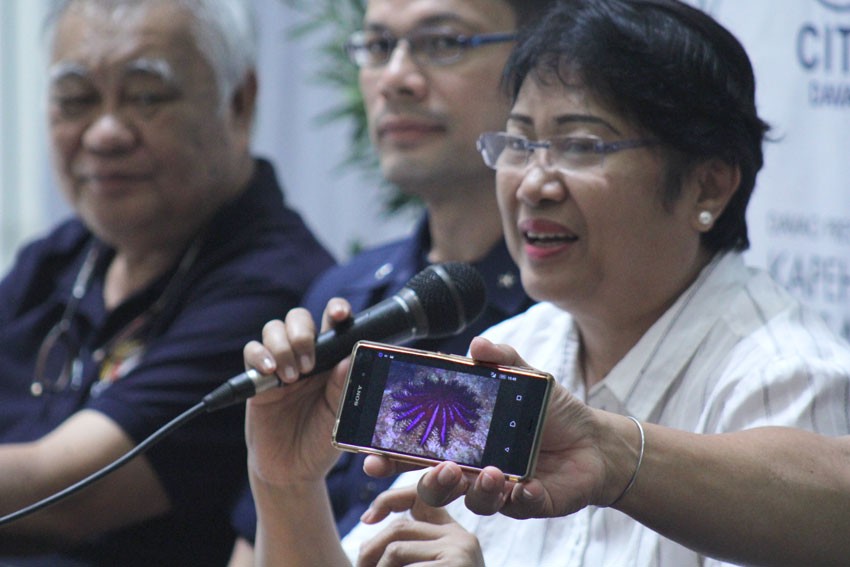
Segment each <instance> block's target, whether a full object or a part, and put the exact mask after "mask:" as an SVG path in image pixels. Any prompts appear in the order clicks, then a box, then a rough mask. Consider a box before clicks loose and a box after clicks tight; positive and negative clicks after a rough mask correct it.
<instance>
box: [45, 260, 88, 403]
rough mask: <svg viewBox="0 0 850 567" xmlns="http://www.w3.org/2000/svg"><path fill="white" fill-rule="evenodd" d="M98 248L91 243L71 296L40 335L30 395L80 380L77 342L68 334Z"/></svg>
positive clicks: (79, 381)
mask: <svg viewBox="0 0 850 567" xmlns="http://www.w3.org/2000/svg"><path fill="white" fill-rule="evenodd" d="M99 253H100V249H99V248H98V247H96V246H93V247H92V248H91V249H90V250H89V251H88V254H86V259H85V260H84V261H83V265H82V267H81V268H80V271H79V273H78V274H77V278H76V279H75V280H74V286H73V288H71V299H70V300H68V303H67V304H66V305H65V310H64V311H63V312H62V318H61V319H59V322H58V323H56V324H55V325H54V326H53V327H52V328H51V329H50V331H48V332H47V334H46V335H45V336H44V340H43V341H41V345H39V347H38V353H37V354H36V358H35V374H34V376H33V380H32V383H31V384H30V393H31V394H32V395H33V396H40V395H42V394H43V393H44V392H45V390H47V391H52V392H59V391H62V390H64V389H65V388H66V387H67V386H68V385H69V384H71V386H72V387H79V386H80V384H81V381H82V370H83V364H82V360H81V359H80V356H79V355H80V346H81V345H80V344H79V343H78V342H77V340H76V339H75V338H74V337H73V336H72V335H71V323H72V321H73V319H74V316H75V315H76V313H77V308H78V307H79V305H80V301H81V300H82V299H83V296H84V295H85V294H86V289H87V288H88V285H89V280H91V275H92V272H93V271H94V266H95V264H96V263H97V257H98V255H99Z"/></svg>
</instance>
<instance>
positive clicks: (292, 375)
mask: <svg viewBox="0 0 850 567" xmlns="http://www.w3.org/2000/svg"><path fill="white" fill-rule="evenodd" d="M283 375H284V376H286V378H287V380H294V379H296V378H298V371H297V370H295V368H293V367H292V366H286V367H285V368H284V369H283Z"/></svg>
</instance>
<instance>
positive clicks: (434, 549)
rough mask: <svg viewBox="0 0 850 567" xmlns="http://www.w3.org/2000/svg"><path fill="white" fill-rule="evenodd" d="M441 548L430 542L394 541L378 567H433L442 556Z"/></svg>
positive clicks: (388, 546) (379, 561)
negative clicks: (431, 566)
mask: <svg viewBox="0 0 850 567" xmlns="http://www.w3.org/2000/svg"><path fill="white" fill-rule="evenodd" d="M441 551H442V550H441V549H440V546H438V545H436V542H434V541H431V540H428V541H394V542H392V543H390V544H389V545H387V547H386V549H384V552H383V554H381V558H380V559H379V560H378V563H377V565H376V567H397V566H402V565H404V566H408V567H412V566H413V565H416V566H419V567H424V566H425V565H432V564H436V563H432V562H434V561H435V560H436V559H437V558H438V557H439V555H440V552H441Z"/></svg>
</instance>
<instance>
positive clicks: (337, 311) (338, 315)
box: [322, 297, 352, 331]
mask: <svg viewBox="0 0 850 567" xmlns="http://www.w3.org/2000/svg"><path fill="white" fill-rule="evenodd" d="M351 317H352V313H351V304H350V303H348V301H347V300H346V299H343V298H341V297H332V298H331V299H329V300H328V304H327V305H326V306H325V311H324V313H322V331H327V330H328V329H333V328H335V327H338V326H339V325H340V324H342V323H344V322H346V321H348V320H349V319H351Z"/></svg>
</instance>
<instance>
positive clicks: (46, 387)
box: [30, 237, 202, 396]
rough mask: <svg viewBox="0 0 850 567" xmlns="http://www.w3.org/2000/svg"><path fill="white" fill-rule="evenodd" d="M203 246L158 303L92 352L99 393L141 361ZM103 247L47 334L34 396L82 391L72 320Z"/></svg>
mask: <svg viewBox="0 0 850 567" xmlns="http://www.w3.org/2000/svg"><path fill="white" fill-rule="evenodd" d="M201 243H202V238H201V237H198V238H196V239H195V241H194V242H193V243H192V244H191V245H190V246H189V248H188V249H187V250H186V252H185V253H184V254H183V257H182V258H181V259H180V264H179V265H178V267H177V269H176V271H175V272H174V275H173V276H171V278H170V279H169V281H168V283H167V284H166V286H165V289H164V290H163V291H162V293H161V294H160V295H159V297H158V298H157V300H156V301H155V302H154V303H153V304H152V305H151V306H150V307H149V308H147V309H146V310H145V311H143V312H142V313H140V314H139V315H137V316H136V317H134V318H133V319H132V320H131V321H130V322H129V323H127V324H126V325H124V326H123V327H122V328H121V329H120V330H119V331H118V332H116V333H114V334H113V335H112V337H111V338H110V339H109V340H107V341H106V342H105V343H104V344H103V345H101V346H100V347H98V348H97V349H95V350H94V351H92V353H91V355H90V356H91V358H92V360H94V362H95V364H97V366H98V381H97V382H95V383H94V385H93V386H92V393H93V394H97V393H99V391H102V390H103V389H105V388H106V387H108V386H109V385H110V384H112V383H114V382H115V381H117V380H119V379H120V378H122V377H124V376H125V375H126V374H127V373H129V372H130V371H131V370H133V368H135V367H136V366H137V365H138V364H139V362H141V359H142V356H143V355H144V352H145V348H146V346H147V340H148V338H149V337H148V332H149V331H150V329H151V327H153V323H154V322H155V321H156V318H157V316H159V315H160V314H161V313H162V312H163V310H164V309H165V308H166V306H168V305H169V304H170V303H171V302H172V301H173V300H174V298H176V295H177V292H178V291H179V289H180V285H179V284H180V282H181V281H182V280H183V278H184V277H185V275H186V273H187V272H188V271H189V268H190V267H191V266H192V264H193V263H194V262H195V259H196V258H197V256H198V252H199V251H200V248H201ZM100 250H101V248H100V247H99V246H97V245H96V244H95V245H92V247H91V248H90V249H89V251H88V253H87V254H86V258H85V260H84V261H83V265H82V267H81V268H80V271H79V272H78V273H77V277H76V278H75V280H74V286H73V288H72V291H71V298H70V300H69V301H68V303H67V305H66V306H65V310H64V311H63V312H62V318H61V319H60V320H59V322H58V323H56V325H54V326H53V327H52V328H51V329H50V331H49V332H48V333H47V335H45V337H44V340H43V341H42V342H41V345H40V346H39V349H38V353H37V355H36V364H35V373H34V376H33V381H32V383H31V384H30V393H31V394H32V395H33V396H41V395H42V394H44V393H45V392H61V391H63V390H65V389H66V388H69V387H70V388H72V389H74V390H78V389H80V387H81V386H82V384H83V366H84V365H83V357H84V354H85V353H84V352H83V344H82V341H81V340H80V338H79V337H77V336H75V333H74V332H73V331H74V330H73V321H74V317H76V315H77V312H78V310H79V307H80V302H81V301H82V299H83V297H84V296H85V294H86V292H87V291H88V289H89V286H90V284H91V281H92V276H93V274H94V268H95V266H96V264H97V259H98V257H99V255H100Z"/></svg>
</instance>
